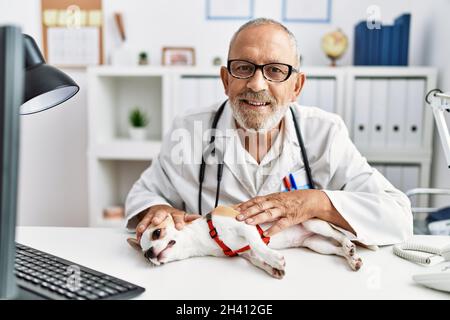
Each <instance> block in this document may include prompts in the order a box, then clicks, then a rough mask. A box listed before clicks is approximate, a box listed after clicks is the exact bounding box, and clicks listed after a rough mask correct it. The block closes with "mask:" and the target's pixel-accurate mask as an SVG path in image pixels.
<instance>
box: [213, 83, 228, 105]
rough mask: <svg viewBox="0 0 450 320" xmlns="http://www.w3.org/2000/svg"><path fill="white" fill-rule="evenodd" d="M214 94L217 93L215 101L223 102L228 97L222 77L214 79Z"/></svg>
mask: <svg viewBox="0 0 450 320" xmlns="http://www.w3.org/2000/svg"><path fill="white" fill-rule="evenodd" d="M214 95H215V99H214V100H215V102H223V101H225V100H226V99H227V98H228V97H227V96H226V95H225V89H224V87H223V83H222V80H221V79H220V77H217V78H216V79H215V81H214Z"/></svg>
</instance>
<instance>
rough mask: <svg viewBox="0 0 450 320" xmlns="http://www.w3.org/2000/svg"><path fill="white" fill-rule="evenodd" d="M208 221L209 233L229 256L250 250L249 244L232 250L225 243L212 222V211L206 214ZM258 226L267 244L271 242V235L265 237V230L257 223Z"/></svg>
mask: <svg viewBox="0 0 450 320" xmlns="http://www.w3.org/2000/svg"><path fill="white" fill-rule="evenodd" d="M206 221H207V222H208V227H209V235H210V236H211V238H213V240H214V241H215V242H216V243H217V244H218V245H219V247H220V248H221V249H222V250H223V253H224V254H225V255H226V256H228V257H234V256H237V255H238V254H239V253H241V252H244V251H247V250H250V246H249V245H247V246H245V247H243V248H241V249H239V250H231V249H230V248H229V247H228V246H227V245H226V244H225V243H223V241H222V240H220V238H219V235H218V234H217V230H216V228H215V227H214V224H213V222H212V218H211V213H208V214H207V215H206ZM256 228H257V229H258V232H259V234H260V236H261V239H262V240H263V241H264V243H265V244H266V245H268V244H269V242H270V237H264V235H263V233H264V231H263V230H262V229H261V227H260V226H259V225H256Z"/></svg>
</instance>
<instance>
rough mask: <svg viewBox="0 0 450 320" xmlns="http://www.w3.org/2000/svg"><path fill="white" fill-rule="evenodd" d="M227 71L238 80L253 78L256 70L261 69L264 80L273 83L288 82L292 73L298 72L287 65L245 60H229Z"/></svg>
mask: <svg viewBox="0 0 450 320" xmlns="http://www.w3.org/2000/svg"><path fill="white" fill-rule="evenodd" d="M227 69H228V72H229V73H230V74H231V75H232V76H233V77H235V78H238V79H248V78H251V77H253V75H254V74H255V72H256V70H258V69H261V70H262V74H263V77H264V79H266V80H269V81H272V82H283V81H286V80H287V79H288V78H289V77H290V76H291V74H292V72H298V70H297V69H295V68H294V67H293V66H291V65H288V64H285V63H267V64H254V63H252V62H249V61H245V60H228V63H227Z"/></svg>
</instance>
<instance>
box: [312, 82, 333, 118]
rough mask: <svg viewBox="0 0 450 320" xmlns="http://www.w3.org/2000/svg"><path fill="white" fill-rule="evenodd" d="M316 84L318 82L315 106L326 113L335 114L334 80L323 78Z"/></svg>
mask: <svg viewBox="0 0 450 320" xmlns="http://www.w3.org/2000/svg"><path fill="white" fill-rule="evenodd" d="M317 82H318V92H317V93H318V103H317V106H318V107H319V108H321V109H323V110H325V111H328V112H336V110H335V101H336V98H335V92H336V91H335V87H336V80H335V79H328V78H323V79H319V80H318V81H317Z"/></svg>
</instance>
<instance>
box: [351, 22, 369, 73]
mask: <svg viewBox="0 0 450 320" xmlns="http://www.w3.org/2000/svg"><path fill="white" fill-rule="evenodd" d="M366 30H367V25H366V21H361V22H360V23H358V24H357V25H356V27H355V48H354V54H353V64H354V65H355V66H361V65H366V64H367V51H366V43H367V36H366V34H365V32H366Z"/></svg>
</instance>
